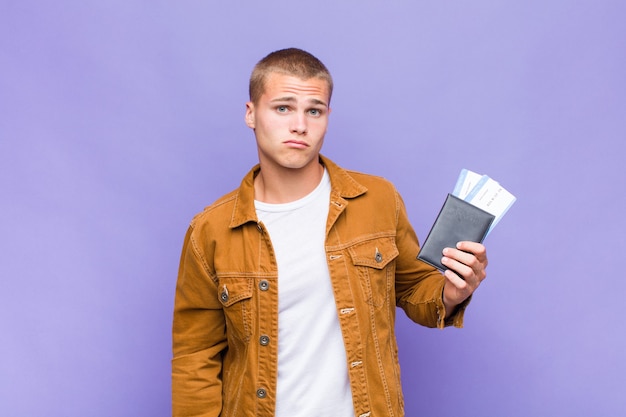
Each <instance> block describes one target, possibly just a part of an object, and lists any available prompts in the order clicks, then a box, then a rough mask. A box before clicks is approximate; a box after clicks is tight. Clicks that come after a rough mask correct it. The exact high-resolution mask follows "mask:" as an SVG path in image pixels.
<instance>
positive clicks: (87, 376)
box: [0, 0, 626, 417]
mask: <svg viewBox="0 0 626 417" xmlns="http://www.w3.org/2000/svg"><path fill="white" fill-rule="evenodd" d="M625 19H626V3H624V2H623V1H602V0H595V1H594V0H587V1H576V2H574V1H565V0H563V1H557V0H543V1H537V0H531V1H524V2H500V1H408V0H407V1H399V0H395V1H386V2H383V1H380V2H363V1H356V0H349V1H336V2H334V1H318V2H312V3H310V2H294V1H283V2H278V1H264V2H252V1H248V2H244V1H233V2H219V3H218V2H200V1H183V2H164V1H140V0H109V1H106V2H95V1H91V2H90V1H78V0H65V1H61V2H35V1H32V0H19V1H16V0H14V1H11V0H2V1H0V192H1V194H0V195H1V197H0V210H1V212H0V213H1V216H0V257H1V258H0V259H1V261H0V335H1V336H0V337H1V342H0V414H2V415H6V416H36V417H40V416H49V417H56V416H59V417H67V416H72V417H73V416H77V417H78V416H81V417H82V416H103V417H104V416H133V417H136V416H146V417H155V416H167V415H169V414H170V357H171V353H170V344H171V335H170V329H171V314H172V306H173V295H174V286H175V279H176V272H177V266H178V258H179V254H180V249H181V244H182V238H183V235H184V233H185V230H186V227H187V224H188V222H189V220H190V219H191V217H192V216H193V214H195V213H196V212H198V211H200V210H201V209H202V207H204V206H205V205H207V204H209V203H210V202H212V201H213V200H214V199H215V198H217V197H218V196H220V195H221V194H223V193H225V192H227V191H229V190H231V189H232V188H234V187H236V186H237V185H238V184H239V181H240V179H241V177H242V176H243V175H244V174H245V172H246V171H247V170H248V169H249V168H250V166H251V165H252V164H253V163H255V161H256V148H255V144H254V139H253V135H252V132H251V131H250V130H249V129H248V128H246V127H245V125H244V123H243V114H244V103H245V102H246V100H247V82H248V76H249V73H250V70H251V68H252V66H253V65H254V64H255V63H256V61H257V60H258V59H260V58H261V57H262V56H264V55H265V54H266V53H268V52H270V51H272V50H275V49H280V48H283V47H288V46H298V47H301V48H304V49H307V50H309V51H311V52H312V53H314V54H316V55H317V56H319V57H320V58H321V59H322V60H323V61H324V62H325V63H326V64H327V66H328V67H329V68H330V70H331V72H332V73H333V75H334V78H335V82H336V90H335V94H334V96H333V102H332V105H333V114H332V115H331V122H330V123H331V124H330V129H329V133H328V135H327V139H326V144H325V148H324V153H325V154H326V155H328V156H329V157H331V158H332V159H334V160H335V161H337V162H338V163H340V164H341V165H343V166H345V167H348V168H352V169H357V170H362V171H367V172H371V173H375V174H379V175H382V176H385V177H387V178H389V179H390V180H392V181H393V182H394V183H395V184H396V185H397V187H398V188H399V190H400V191H401V193H402V194H403V196H404V198H405V201H406V204H407V207H408V210H409V213H410V217H411V220H412V221H413V224H414V227H415V229H416V231H417V232H418V235H419V236H420V237H421V238H422V239H423V238H424V237H425V235H426V233H427V232H428V229H429V228H430V225H431V224H432V222H433V220H434V216H435V215H436V212H437V210H438V209H439V207H440V205H441V203H442V202H443V199H444V197H445V194H446V193H447V192H449V191H451V190H452V188H453V186H454V182H455V180H456V177H457V175H458V173H459V171H460V170H461V168H469V169H472V170H474V171H477V172H480V173H486V174H489V175H490V176H492V177H493V178H495V179H496V180H499V181H500V182H501V183H502V184H504V185H505V186H506V187H507V188H508V189H509V190H510V191H512V192H513V193H514V194H515V195H517V197H518V201H517V203H516V204H515V206H514V207H513V208H512V209H511V210H510V212H509V213H508V214H507V216H506V217H505V218H504V220H503V221H502V222H501V223H500V224H499V225H498V227H497V228H496V229H495V231H494V232H493V233H492V234H491V235H490V236H489V238H488V239H487V241H486V244H487V246H488V249H489V254H490V266H489V278H488V280H487V281H486V282H485V283H484V285H483V286H482V287H481V288H480V289H479V291H478V292H477V294H476V295H475V299H474V301H473V303H472V305H471V306H470V309H469V310H468V312H467V315H466V327H465V329H463V330H455V329H447V330H445V331H437V330H431V329H423V328H420V327H418V326H415V325H412V324H411V323H409V322H408V320H407V319H406V318H405V317H404V315H403V314H398V317H399V319H398V320H399V321H398V334H399V335H398V337H399V343H400V354H401V360H402V366H403V380H404V385H405V387H404V388H405V395H406V407H407V416H417V415H424V416H430V417H438V416H441V417H447V416H481V417H484V416H592V415H593V416H623V415H626V399H625V397H624V387H625V386H626V365H625V361H624V352H626V332H625V325H624V320H623V316H624V314H623V311H624V309H623V306H622V304H623V302H624V299H625V296H626V284H625V281H626V279H625V277H624V249H625V248H626V244H625V243H626V242H625V232H626V231H625V222H624V220H623V219H624V213H625V212H626V198H625V197H624V188H625V187H624V185H625V182H626V181H625V180H626V175H625V174H624V171H623V166H624V164H625V162H626V145H625V144H624V142H625V139H626V24H625V23H624V22H625V21H626V20H625Z"/></svg>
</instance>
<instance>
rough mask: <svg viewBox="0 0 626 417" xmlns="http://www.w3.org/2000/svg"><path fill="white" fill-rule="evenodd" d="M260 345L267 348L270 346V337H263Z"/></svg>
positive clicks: (260, 339)
mask: <svg viewBox="0 0 626 417" xmlns="http://www.w3.org/2000/svg"><path fill="white" fill-rule="evenodd" d="M259 343H260V344H261V346H267V345H269V344H270V337H269V336H267V335H263V336H261V337H260V338H259Z"/></svg>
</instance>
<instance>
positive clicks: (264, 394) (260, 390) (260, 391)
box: [256, 388, 267, 398]
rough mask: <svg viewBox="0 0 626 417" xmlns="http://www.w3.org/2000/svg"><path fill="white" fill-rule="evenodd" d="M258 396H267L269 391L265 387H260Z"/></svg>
mask: <svg viewBox="0 0 626 417" xmlns="http://www.w3.org/2000/svg"><path fill="white" fill-rule="evenodd" d="M256 396H257V397H259V398H265V397H267V391H265V390H264V389H263V388H259V389H258V390H256Z"/></svg>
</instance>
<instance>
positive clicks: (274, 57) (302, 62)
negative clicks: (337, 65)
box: [249, 48, 333, 103]
mask: <svg viewBox="0 0 626 417" xmlns="http://www.w3.org/2000/svg"><path fill="white" fill-rule="evenodd" d="M271 73H280V74H285V75H292V76H294V77H297V78H300V79H301V80H308V79H310V78H320V79H322V80H324V81H326V82H327V83H328V100H329V102H330V96H331V95H332V93H333V79H332V77H331V75H330V72H329V71H328V68H326V66H325V65H324V64H323V63H322V61H320V60H319V59H317V58H316V57H315V56H313V55H312V54H310V53H308V52H306V51H303V50H302V49H298V48H287V49H281V50H278V51H275V52H272V53H270V54H269V55H267V56H266V57H265V58H263V59H262V60H260V61H259V62H258V63H257V64H256V65H255V67H254V69H253V70H252V75H251V76H250V87H249V93H250V101H251V102H253V103H256V102H258V100H259V98H260V97H261V96H262V95H263V93H264V92H265V82H266V80H267V77H268V76H269V75H270V74H271Z"/></svg>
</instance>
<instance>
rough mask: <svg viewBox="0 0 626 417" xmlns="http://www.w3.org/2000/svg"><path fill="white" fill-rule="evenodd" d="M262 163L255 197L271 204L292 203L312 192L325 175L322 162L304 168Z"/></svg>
mask: <svg viewBox="0 0 626 417" xmlns="http://www.w3.org/2000/svg"><path fill="white" fill-rule="evenodd" d="M273 168H274V167H267V166H265V167H264V166H263V164H262V165H261V171H260V172H259V173H258V175H257V176H256V177H255V179H254V198H255V200H258V201H262V202H264V203H269V204H283V203H290V202H292V201H296V200H299V199H301V198H302V197H305V196H307V195H308V194H310V193H311V192H312V191H313V190H315V188H316V187H317V186H318V185H319V183H320V181H321V180H322V176H323V175H324V167H323V165H322V164H321V163H316V164H311V165H310V166H308V167H305V168H302V169H289V168H274V169H273Z"/></svg>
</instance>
